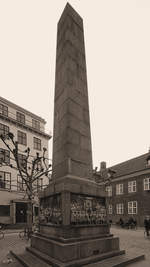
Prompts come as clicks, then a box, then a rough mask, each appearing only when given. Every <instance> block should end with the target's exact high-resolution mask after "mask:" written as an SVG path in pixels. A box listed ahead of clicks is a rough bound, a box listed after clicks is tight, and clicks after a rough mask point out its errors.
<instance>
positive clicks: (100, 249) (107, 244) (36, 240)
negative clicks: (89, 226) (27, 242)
mask: <svg viewBox="0 0 150 267" xmlns="http://www.w3.org/2000/svg"><path fill="white" fill-rule="evenodd" d="M31 247H32V248H34V249H36V250H38V251H40V252H42V253H44V254H46V255H48V256H50V257H52V258H54V259H57V260H58V261H60V262H62V263H69V262H71V261H76V260H77V261H78V260H80V259H84V258H87V257H88V258H89V257H94V256H95V257H97V256H98V255H99V256H102V255H103V254H105V253H109V252H111V253H112V254H113V252H116V251H118V254H119V252H120V250H119V238H117V237H111V236H110V237H105V238H91V239H88V240H83V241H74V242H67V243H64V242H60V241H56V240H53V239H49V238H46V237H45V236H38V235H33V236H32V239H31Z"/></svg>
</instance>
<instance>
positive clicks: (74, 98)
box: [52, 4, 92, 179]
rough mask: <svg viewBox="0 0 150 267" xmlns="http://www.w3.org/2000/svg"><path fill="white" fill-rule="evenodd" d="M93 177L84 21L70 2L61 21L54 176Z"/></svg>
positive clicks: (55, 117)
mask: <svg viewBox="0 0 150 267" xmlns="http://www.w3.org/2000/svg"><path fill="white" fill-rule="evenodd" d="M68 160H71V174H72V175H75V176H78V177H85V178H87V179H91V178H92V148H91V133H90V119H89V104H88V92H87V77H86V62H85V47H84V34H83V22H82V19H81V18H80V16H79V15H78V14H77V13H76V12H75V11H74V10H73V9H72V8H71V7H70V5H69V4H68V5H67V6H66V8H65V10H64V12H63V14H62V16H61V19H60V21H59V23H58V34H57V55H56V82H55V105H54V139H53V173H52V176H53V179H57V178H61V177H62V176H64V175H67V174H68V173H70V171H69V169H68Z"/></svg>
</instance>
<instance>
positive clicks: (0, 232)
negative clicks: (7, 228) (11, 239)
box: [0, 224, 4, 240]
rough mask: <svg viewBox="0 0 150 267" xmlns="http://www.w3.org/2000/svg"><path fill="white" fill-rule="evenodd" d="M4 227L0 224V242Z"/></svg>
mask: <svg viewBox="0 0 150 267" xmlns="http://www.w3.org/2000/svg"><path fill="white" fill-rule="evenodd" d="M3 230H4V226H3V225H2V224H0V240H1V239H3V238H4V231H3Z"/></svg>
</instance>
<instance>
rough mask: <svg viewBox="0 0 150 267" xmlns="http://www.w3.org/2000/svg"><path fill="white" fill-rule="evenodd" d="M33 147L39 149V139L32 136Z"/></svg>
mask: <svg viewBox="0 0 150 267" xmlns="http://www.w3.org/2000/svg"><path fill="white" fill-rule="evenodd" d="M33 144H34V149H37V150H41V140H40V139H38V138H36V137H33Z"/></svg>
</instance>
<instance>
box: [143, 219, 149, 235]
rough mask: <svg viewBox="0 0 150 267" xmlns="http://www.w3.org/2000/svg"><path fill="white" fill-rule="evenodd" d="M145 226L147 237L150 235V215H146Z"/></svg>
mask: <svg viewBox="0 0 150 267" xmlns="http://www.w3.org/2000/svg"><path fill="white" fill-rule="evenodd" d="M144 227H145V232H146V235H147V237H148V236H149V230H150V218H149V216H146V217H145V219H144Z"/></svg>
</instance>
